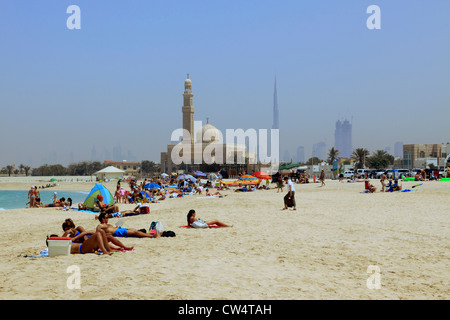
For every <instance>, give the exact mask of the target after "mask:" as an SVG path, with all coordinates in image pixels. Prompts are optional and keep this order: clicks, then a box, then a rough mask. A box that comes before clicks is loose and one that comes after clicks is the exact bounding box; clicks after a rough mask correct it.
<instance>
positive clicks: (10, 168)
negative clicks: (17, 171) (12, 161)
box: [6, 165, 14, 176]
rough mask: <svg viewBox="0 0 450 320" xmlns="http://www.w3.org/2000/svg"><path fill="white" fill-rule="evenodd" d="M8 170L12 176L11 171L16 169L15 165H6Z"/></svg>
mask: <svg viewBox="0 0 450 320" xmlns="http://www.w3.org/2000/svg"><path fill="white" fill-rule="evenodd" d="M6 170H7V171H8V176H11V173H12V172H13V170H14V167H13V166H12V165H8V166H6Z"/></svg>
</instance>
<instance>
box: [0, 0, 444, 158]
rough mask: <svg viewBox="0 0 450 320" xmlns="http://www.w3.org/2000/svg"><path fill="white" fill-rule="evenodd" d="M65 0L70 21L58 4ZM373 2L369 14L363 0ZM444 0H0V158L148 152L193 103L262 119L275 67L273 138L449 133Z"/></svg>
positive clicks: (425, 137) (234, 116) (242, 118)
mask: <svg viewBox="0 0 450 320" xmlns="http://www.w3.org/2000/svg"><path fill="white" fill-rule="evenodd" d="M69 5H78V6H79V8H80V10H81V29H79V30H77V29H73V30H70V29H68V27H67V24H66V22H67V19H68V18H69V17H70V16H71V14H70V13H67V12H66V10H67V8H68V6H69ZM370 5H378V6H379V8H380V10H381V29H379V30H377V29H375V30H370V29H368V28H367V25H366V21H367V19H368V18H369V17H370V16H371V14H369V13H367V12H366V10H367V8H368V7H369V6H370ZM449 13H450V1H448V0H432V1H423V0H396V1H392V0H389V1H387V0H371V1H364V0H346V1H334V0H328V1H313V0H308V1H302V0H293V1H287V0H278V1H264V0H251V1H250V0H240V1H238V0H236V1H235V0H230V1H215V0H211V1H206V0H203V1H177V0H172V1H148V0H145V1H144V0H142V1H138V0H133V1H131V0H130V1H111V0H108V1H102V0H96V1H92V0H89V1H88V0H71V1H63V0H58V1H56V0H55V1H15V0H2V1H0V46H1V47H0V49H1V50H0V110H1V114H0V167H3V166H6V165H8V164H13V163H16V164H17V165H19V164H21V163H23V164H25V165H31V166H32V167H36V166H39V165H42V164H44V163H62V164H64V165H67V164H69V163H71V162H73V161H81V160H93V159H92V156H93V150H94V151H95V157H96V158H97V160H105V159H112V157H113V149H114V148H116V149H117V148H118V147H119V146H120V148H121V153H122V155H123V157H124V158H125V159H128V160H130V159H133V157H134V158H135V159H137V160H138V161H141V160H146V159H148V160H153V161H156V162H159V161H160V152H161V151H165V148H166V145H167V143H169V142H170V135H171V133H172V131H173V130H174V129H176V128H179V127H181V123H182V122H181V121H182V117H181V116H182V113H181V107H182V104H183V101H182V93H183V91H184V80H185V79H186V74H187V73H189V74H190V78H191V80H192V90H193V93H194V106H195V108H196V109H195V119H196V120H201V121H203V122H205V123H206V118H207V117H209V121H210V123H212V124H213V125H215V126H216V127H217V128H219V129H220V130H223V131H225V129H226V128H232V129H237V128H242V129H244V130H245V129H248V128H255V129H259V128H270V127H271V125H272V107H273V89H274V78H275V75H276V78H277V87H278V106H279V117H280V127H281V132H280V134H281V138H282V141H281V150H280V154H283V153H284V151H285V150H288V151H289V152H290V153H291V155H293V154H294V153H295V150H296V148H297V146H300V145H302V146H305V153H306V157H307V158H308V157H309V156H310V154H311V150H312V145H313V144H314V143H317V142H320V141H324V142H325V143H326V144H327V149H329V148H331V147H332V146H333V145H334V129H335V123H336V121H337V120H343V119H345V118H347V119H348V120H351V121H352V124H353V147H354V148H357V147H366V148H368V149H369V150H370V151H373V150H376V149H384V148H385V147H391V149H393V145H394V143H395V142H396V141H402V142H403V143H405V144H406V143H441V142H447V141H450V129H449V123H450V122H449V121H450V111H449V110H450V20H449Z"/></svg>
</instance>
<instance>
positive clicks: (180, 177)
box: [177, 174, 197, 183]
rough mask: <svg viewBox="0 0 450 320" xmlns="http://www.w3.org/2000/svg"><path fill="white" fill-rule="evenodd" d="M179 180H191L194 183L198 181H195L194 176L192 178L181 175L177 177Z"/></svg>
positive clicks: (187, 175) (188, 175)
mask: <svg viewBox="0 0 450 320" xmlns="http://www.w3.org/2000/svg"><path fill="white" fill-rule="evenodd" d="M177 180H191V181H192V182H194V183H195V182H197V179H195V178H194V177H193V176H191V175H190V174H180V175H179V176H178V177H177Z"/></svg>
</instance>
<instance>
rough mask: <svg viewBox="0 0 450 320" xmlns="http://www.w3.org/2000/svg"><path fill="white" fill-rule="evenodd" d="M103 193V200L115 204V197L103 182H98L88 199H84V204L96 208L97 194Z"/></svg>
mask: <svg viewBox="0 0 450 320" xmlns="http://www.w3.org/2000/svg"><path fill="white" fill-rule="evenodd" d="M99 194H101V195H102V196H103V202H104V203H106V204H114V197H113V195H112V194H111V192H110V191H109V190H108V189H107V188H106V187H105V186H104V185H102V184H96V185H95V186H94V187H93V188H92V189H91V192H90V193H89V194H88V196H87V197H86V200H84V205H85V206H86V207H87V208H89V209H92V208H94V201H95V199H96V198H97V195H99Z"/></svg>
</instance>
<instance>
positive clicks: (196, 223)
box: [191, 219, 209, 228]
mask: <svg viewBox="0 0 450 320" xmlns="http://www.w3.org/2000/svg"><path fill="white" fill-rule="evenodd" d="M191 227H192V228H208V227H209V226H208V225H207V224H206V222H205V221H203V220H200V219H198V220H195V221H194V222H193V223H192V224H191Z"/></svg>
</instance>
